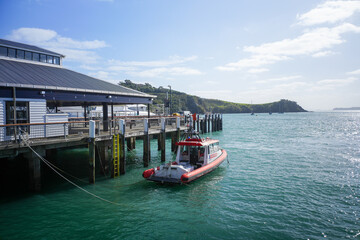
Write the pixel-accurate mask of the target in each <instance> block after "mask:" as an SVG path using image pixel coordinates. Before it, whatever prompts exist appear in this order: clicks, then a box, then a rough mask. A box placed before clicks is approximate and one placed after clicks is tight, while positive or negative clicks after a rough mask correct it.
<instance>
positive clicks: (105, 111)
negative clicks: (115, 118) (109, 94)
mask: <svg viewBox="0 0 360 240" xmlns="http://www.w3.org/2000/svg"><path fill="white" fill-rule="evenodd" d="M103 130H104V131H108V130H109V115H108V105H107V103H103Z"/></svg>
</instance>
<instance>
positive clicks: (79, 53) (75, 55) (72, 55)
mask: <svg viewBox="0 0 360 240" xmlns="http://www.w3.org/2000/svg"><path fill="white" fill-rule="evenodd" d="M51 50H52V51H54V52H57V53H61V54H64V55H65V56H66V58H65V59H66V61H70V62H80V63H83V64H95V63H97V62H98V60H99V59H100V56H99V55H97V54H96V53H95V52H92V51H85V50H76V49H68V48H59V49H58V48H52V49H51Z"/></svg>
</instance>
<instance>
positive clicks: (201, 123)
mask: <svg viewBox="0 0 360 240" xmlns="http://www.w3.org/2000/svg"><path fill="white" fill-rule="evenodd" d="M200 133H201V134H203V133H204V121H203V119H201V120H200Z"/></svg>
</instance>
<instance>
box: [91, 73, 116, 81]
mask: <svg viewBox="0 0 360 240" xmlns="http://www.w3.org/2000/svg"><path fill="white" fill-rule="evenodd" d="M89 75H90V76H93V77H95V78H98V79H102V80H107V79H109V76H110V75H111V73H109V72H105V71H98V72H95V73H90V74H89Z"/></svg>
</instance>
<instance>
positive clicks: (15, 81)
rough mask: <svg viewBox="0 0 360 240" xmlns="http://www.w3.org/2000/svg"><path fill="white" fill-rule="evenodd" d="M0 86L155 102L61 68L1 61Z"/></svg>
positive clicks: (137, 93)
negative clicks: (104, 95) (140, 98)
mask: <svg viewBox="0 0 360 240" xmlns="http://www.w3.org/2000/svg"><path fill="white" fill-rule="evenodd" d="M0 86H2V87H20V88H35V89H42V90H46V89H49V90H63V91H75V92H89V93H100V94H111V95H123V96H136V97H144V98H155V97H156V96H153V95H149V94H146V93H142V92H139V91H136V90H133V89H130V88H126V87H123V86H120V85H115V84H112V83H109V82H106V81H103V80H99V79H96V78H93V77H90V76H87V75H84V74H81V73H78V72H74V71H71V70H68V69H65V68H62V67H55V66H48V65H41V64H34V63H31V62H25V61H15V60H7V59H0Z"/></svg>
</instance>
